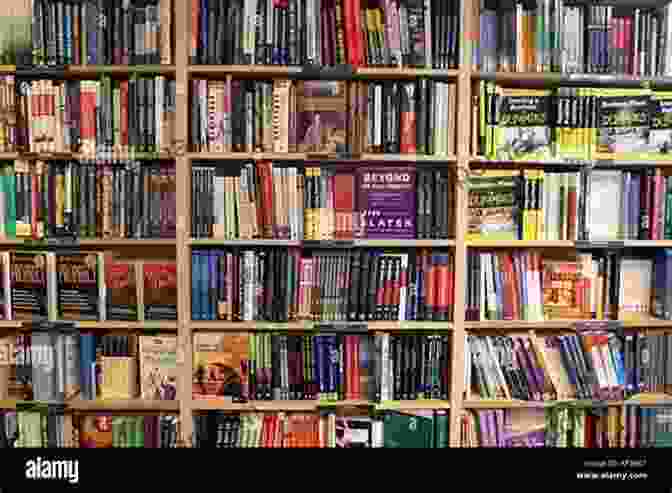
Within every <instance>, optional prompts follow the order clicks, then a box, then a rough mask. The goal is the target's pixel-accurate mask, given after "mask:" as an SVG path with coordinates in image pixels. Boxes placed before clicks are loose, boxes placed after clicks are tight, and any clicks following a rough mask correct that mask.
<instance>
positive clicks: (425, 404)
mask: <svg viewBox="0 0 672 493" xmlns="http://www.w3.org/2000/svg"><path fill="white" fill-rule="evenodd" d="M375 408H376V409H377V410H379V411H394V410H403V411H419V410H425V409H427V410H430V409H450V402H449V401H441V400H438V399H437V400H432V399H422V400H417V401H386V402H381V403H380V404H376V405H375Z"/></svg>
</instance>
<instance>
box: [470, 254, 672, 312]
mask: <svg viewBox="0 0 672 493" xmlns="http://www.w3.org/2000/svg"><path fill="white" fill-rule="evenodd" d="M652 263H653V262H652V260H648V261H647V260H646V259H643V260H641V261H640V259H637V258H632V259H630V258H629V257H617V256H616V255H615V254H614V253H613V252H607V253H599V252H594V253H592V252H589V253H583V252H582V253H579V254H578V255H577V257H576V259H575V260H556V259H553V258H548V257H547V258H544V257H543V254H542V252H540V251H535V250H529V251H528V250H513V251H510V252H507V251H492V252H487V251H485V252H484V251H475V252H468V254H467V292H466V296H467V299H466V303H467V307H466V314H465V316H466V318H467V320H471V321H476V320H528V321H542V320H584V319H596V320H611V319H623V320H630V319H636V318H640V319H644V318H646V317H647V316H649V315H651V316H653V315H654V312H653V311H651V310H650V308H649V307H651V306H652V305H651V295H652V293H656V292H657V291H656V288H657V289H659V290H661V295H664V294H665V292H666V291H665V290H666V287H665V286H660V287H658V286H654V285H652V282H651V270H652V268H651V266H652ZM633 281H637V282H642V281H645V282H646V284H643V285H642V284H640V285H636V286H632V282H633ZM661 315H664V314H662V313H661ZM661 318H662V317H661Z"/></svg>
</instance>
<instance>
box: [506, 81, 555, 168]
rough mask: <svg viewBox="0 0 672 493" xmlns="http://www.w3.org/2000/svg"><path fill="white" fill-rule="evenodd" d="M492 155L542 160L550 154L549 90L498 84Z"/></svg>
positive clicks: (521, 159)
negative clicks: (510, 87)
mask: <svg viewBox="0 0 672 493" xmlns="http://www.w3.org/2000/svg"><path fill="white" fill-rule="evenodd" d="M498 94H499V97H500V99H499V102H498V108H497V109H498V112H497V113H498V114H497V126H496V129H495V156H496V159H501V160H512V161H545V160H548V159H550V158H551V157H552V148H551V146H552V139H551V127H550V123H551V122H550V120H549V114H550V112H549V109H550V107H549V105H550V101H551V98H550V96H551V91H549V90H538V89H508V88H498Z"/></svg>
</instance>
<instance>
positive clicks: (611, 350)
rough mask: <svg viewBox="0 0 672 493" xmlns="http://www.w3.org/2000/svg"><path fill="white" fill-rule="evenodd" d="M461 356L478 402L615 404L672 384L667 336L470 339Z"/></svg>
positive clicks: (596, 332) (671, 351)
mask: <svg viewBox="0 0 672 493" xmlns="http://www.w3.org/2000/svg"><path fill="white" fill-rule="evenodd" d="M465 351H466V354H467V358H466V368H465V369H466V376H465V384H467V387H466V388H467V394H468V395H470V394H471V392H474V393H475V394H476V396H478V397H479V398H483V399H519V400H526V401H549V400H551V401H552V400H563V399H601V400H619V399H623V398H624V397H625V398H627V397H630V396H633V395H636V394H639V393H647V392H648V393H661V394H662V393H665V392H667V391H669V388H670V386H671V385H672V364H671V363H670V357H672V336H670V334H668V333H653V334H650V333H649V334H647V333H635V332H628V333H626V334H624V335H617V334H616V333H614V332H608V331H600V330H592V331H582V332H579V333H577V334H565V335H557V336H555V335H553V336H541V335H538V334H533V333H529V334H526V335H515V336H503V335H502V336H476V335H470V336H469V337H468V340H467V346H466V349H465Z"/></svg>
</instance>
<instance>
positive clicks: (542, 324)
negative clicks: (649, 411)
mask: <svg viewBox="0 0 672 493" xmlns="http://www.w3.org/2000/svg"><path fill="white" fill-rule="evenodd" d="M589 321H590V320H544V321H539V322H531V321H527V320H482V321H479V322H465V323H464V328H465V330H471V331H478V330H483V331H487V330H516V329H520V330H530V329H541V330H554V329H556V330H561V329H568V330H573V329H574V327H575V326H576V324H577V323H581V322H589ZM595 322H601V320H595ZM613 322H619V321H613ZM620 322H621V323H622V324H623V327H625V328H651V329H656V328H660V329H665V328H668V329H669V328H672V320H659V319H642V320H622V321H620Z"/></svg>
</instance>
